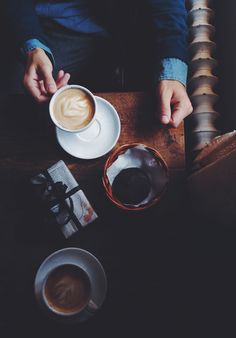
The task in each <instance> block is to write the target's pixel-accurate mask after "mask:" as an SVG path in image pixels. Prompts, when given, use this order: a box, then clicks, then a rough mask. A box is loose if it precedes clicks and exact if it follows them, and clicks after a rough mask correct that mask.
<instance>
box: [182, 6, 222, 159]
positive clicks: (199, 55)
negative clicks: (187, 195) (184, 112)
mask: <svg viewBox="0 0 236 338" xmlns="http://www.w3.org/2000/svg"><path fill="white" fill-rule="evenodd" d="M212 2H213V1H212V0H188V2H187V6H188V9H189V12H188V20H189V37H190V45H189V52H190V62H189V81H188V92H189V97H190V100H191V102H192V105H193V112H192V114H191V115H190V117H189V119H188V123H189V125H188V126H189V128H188V138H189V140H188V142H189V143H190V147H189V149H190V153H191V154H190V157H191V156H192V157H194V156H195V155H196V154H197V153H198V152H199V151H200V150H201V149H203V148H204V147H205V145H206V144H208V143H210V142H211V140H212V139H213V138H215V137H216V136H218V135H219V134H220V131H219V130H218V128H217V120H218V117H219V113H218V112H217V111H216V110H215V105H216V103H217V101H218V95H217V93H216V92H215V88H216V85H217V83H218V77H217V76H216V75H215V70H216V67H217V61H216V60H215V58H214V52H215V49H216V43H215V42H214V36H215V27H214V25H213V23H214V16H215V13H214V10H213V9H212V8H211V6H212Z"/></svg>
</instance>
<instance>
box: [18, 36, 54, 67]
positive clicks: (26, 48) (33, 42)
mask: <svg viewBox="0 0 236 338" xmlns="http://www.w3.org/2000/svg"><path fill="white" fill-rule="evenodd" d="M35 48H41V49H43V50H44V51H45V52H46V54H47V55H48V57H49V58H50V60H51V62H52V64H53V65H54V66H55V60H54V57H53V54H52V51H51V49H50V48H49V47H48V46H46V45H45V44H43V43H42V42H41V41H39V40H38V39H29V40H27V41H25V43H24V44H23V46H22V48H21V52H22V53H23V54H24V55H26V54H27V53H29V52H30V51H31V50H33V49H35Z"/></svg>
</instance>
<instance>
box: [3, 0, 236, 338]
mask: <svg viewBox="0 0 236 338" xmlns="http://www.w3.org/2000/svg"><path fill="white" fill-rule="evenodd" d="M214 3H215V11H216V33H217V36H216V42H217V53H216V57H217V59H218V62H219V67H218V69H217V75H218V76H219V77H220V84H219V87H218V88H217V91H218V93H219V95H220V102H219V106H218V109H219V111H220V113H221V128H222V131H223V132H227V131H231V130H234V129H235V127H236V112H235V107H234V106H235V97H236V86H235V77H236V57H235V56H236V20H235V18H236V3H235V1H233V0H227V1H222V0H221V1H215V2H214ZM1 34H2V40H1V41H2V53H3V54H4V56H6V55H7V50H5V49H4V41H6V39H7V32H5V31H4V26H3V27H2V28H1ZM1 69H2V75H4V74H7V67H6V64H2V67H1ZM2 78H3V77H2ZM2 107H3V108H2V112H1V113H2V114H5V113H6V112H7V109H6V108H4V107H5V106H2ZM16 107H17V106H16ZM29 109H30V108H29ZM187 142H188V140H187ZM1 152H4V149H1ZM97 175H98V177H94V178H93V179H91V181H90V182H86V181H85V182H83V181H82V182H81V184H82V185H84V189H85V191H86V194H87V195H88V197H89V199H90V200H91V202H93V200H94V194H96V193H98V194H100V193H101V191H102V189H100V188H101V187H100V186H99V185H97V184H94V183H96V182H100V180H99V178H100V176H99V175H101V172H98V174H97ZM14 179H15V181H14ZM24 179H25V180H26V179H27V177H25V178H24ZM6 180H8V181H9V182H11V185H10V184H9V187H8V188H6V184H5V185H4V184H3V183H5V182H6ZM0 183H1V185H0V187H1V205H0V215H1V216H0V217H1V227H0V258H1V259H0V336H1V337H3V338H5V337H7V336H9V337H16V336H18V335H20V334H21V335H23V336H24V337H42V336H43V337H50V336H52V337H60V336H61V337H79V336H81V337H83V338H85V337H93V336H95V335H96V336H98V337H122V336H124V337H127V336H138V337H139V336H140V337H163V338H164V337H167V338H169V337H171V338H173V337H191V338H195V337H196V338H199V337H201V338H204V337H207V338H218V337H219V338H222V337H227V338H230V337H235V336H236V327H235V326H236V325H235V315H236V310H235V301H236V298H235V285H236V278H235V261H236V245H235V243H236V229H235V225H236V224H235V220H232V219H225V221H224V222H223V224H222V223H219V222H218V221H217V219H214V214H213V213H212V215H211V217H210V218H206V216H202V215H201V216H200V215H196V214H195V213H193V212H192V211H191V210H192V208H191V207H192V206H191V201H189V199H188V196H187V192H186V190H185V189H184V188H182V190H181V191H179V190H178V193H179V194H180V198H179V203H177V205H175V206H173V205H171V204H170V210H171V212H170V211H169V210H168V208H165V209H164V211H160V210H159V209H154V210H153V211H151V212H149V213H142V214H139V215H127V214H124V213H123V212H121V211H119V210H117V209H115V208H114V207H112V206H111V205H110V203H109V201H107V200H106V198H105V196H103V197H104V198H103V199H101V202H100V203H98V204H97V205H96V211H97V212H98V214H99V216H100V217H99V220H98V221H97V222H95V223H94V224H93V225H90V226H89V227H87V229H86V230H85V231H84V232H83V233H81V234H80V235H76V236H75V237H74V238H73V239H71V240H69V241H67V242H66V241H65V240H64V239H63V237H62V236H61V234H60V233H59V232H58V231H57V230H56V229H50V230H48V229H46V228H44V227H43V226H42V222H41V219H40V217H39V218H38V217H35V215H37V214H36V210H35V209H34V205H33V203H32V201H30V198H29V196H30V195H29V194H28V191H27V189H26V188H25V187H26V186H25V185H24V184H23V183H25V182H24V181H22V180H21V181H20V183H19V181H18V179H17V178H14V177H13V176H12V175H11V173H9V175H7V174H6V175H5V176H4V177H1V179H0ZM11 186H14V189H12V188H11ZM94 187H95V188H94ZM94 189H95V191H94ZM219 194H220V191H219ZM22 196H24V198H23V197H22ZM66 246H77V247H81V248H84V249H86V250H88V251H90V252H92V253H93V254H95V255H96V256H97V257H98V258H99V260H100V261H101V263H102V264H103V266H104V268H105V270H106V272H107V276H108V283H109V288H108V295H107V298H106V301H105V303H104V306H103V307H102V309H101V310H100V311H99V313H98V314H97V315H96V316H95V317H94V318H92V319H91V320H89V321H88V322H86V323H84V324H82V325H73V326H64V325H62V324H59V323H54V322H52V321H51V320H48V319H47V318H46V317H45V316H44V315H43V314H42V313H41V311H40V309H38V307H37V304H35V300H34V295H33V281H34V276H35V273H36V271H37V268H38V267H39V265H40V264H41V262H42V261H43V259H44V258H46V256H48V255H49V254H50V253H52V252H53V251H55V250H57V249H60V248H62V247H66Z"/></svg>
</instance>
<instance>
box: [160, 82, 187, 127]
mask: <svg viewBox="0 0 236 338" xmlns="http://www.w3.org/2000/svg"><path fill="white" fill-rule="evenodd" d="M156 98H157V117H158V119H159V121H161V123H162V124H167V125H170V126H172V127H174V128H177V127H178V126H179V124H180V123H181V122H182V121H183V119H184V118H185V117H186V116H188V115H189V114H191V112H192V110H193V108H192V105H191V102H190V100H189V98H188V95H187V92H186V89H185V87H184V86H183V85H182V83H180V82H179V81H175V80H161V81H159V82H158V85H157V89H156Z"/></svg>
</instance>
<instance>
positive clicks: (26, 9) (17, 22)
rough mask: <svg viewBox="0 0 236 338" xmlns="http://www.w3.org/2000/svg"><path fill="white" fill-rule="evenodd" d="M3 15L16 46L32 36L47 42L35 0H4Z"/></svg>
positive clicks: (19, 45)
mask: <svg viewBox="0 0 236 338" xmlns="http://www.w3.org/2000/svg"><path fill="white" fill-rule="evenodd" d="M2 6H3V15H4V17H5V19H6V23H7V25H8V30H9V31H10V33H11V35H12V37H13V38H14V39H15V43H16V46H18V47H21V46H22V45H23V43H24V42H25V41H27V40H29V39H32V38H38V39H40V41H42V42H45V37H44V34H43V32H42V29H41V27H40V23H39V20H38V17H37V15H36V13H35V8H34V7H35V1H34V0H4V2H3V4H2Z"/></svg>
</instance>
